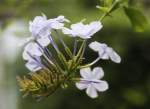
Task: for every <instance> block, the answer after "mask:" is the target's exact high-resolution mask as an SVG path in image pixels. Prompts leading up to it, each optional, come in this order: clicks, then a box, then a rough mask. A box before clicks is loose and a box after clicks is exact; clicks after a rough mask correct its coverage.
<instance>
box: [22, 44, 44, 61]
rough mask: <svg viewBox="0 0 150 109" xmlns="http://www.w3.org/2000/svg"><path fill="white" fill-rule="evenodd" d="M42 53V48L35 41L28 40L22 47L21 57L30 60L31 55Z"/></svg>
mask: <svg viewBox="0 0 150 109" xmlns="http://www.w3.org/2000/svg"><path fill="white" fill-rule="evenodd" d="M42 53H43V51H42V49H41V48H40V47H39V46H38V45H37V44H36V43H35V42H30V43H28V44H27V45H26V46H25V48H24V51H23V59H24V60H31V59H32V57H35V56H41V55H42Z"/></svg>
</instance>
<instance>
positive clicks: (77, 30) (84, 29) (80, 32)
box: [62, 21, 102, 39]
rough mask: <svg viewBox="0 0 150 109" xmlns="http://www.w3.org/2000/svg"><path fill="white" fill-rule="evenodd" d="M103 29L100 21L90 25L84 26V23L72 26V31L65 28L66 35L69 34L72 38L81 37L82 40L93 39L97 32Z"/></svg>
mask: <svg viewBox="0 0 150 109" xmlns="http://www.w3.org/2000/svg"><path fill="white" fill-rule="evenodd" d="M101 28H102V24H101V22H99V21H94V22H91V23H90V24H87V25H84V24H83V23H82V22H80V23H76V24H72V25H71V29H68V28H65V27H64V28H63V29H62V31H63V33H64V34H68V35H70V36H72V37H77V36H78V37H80V38H82V39H88V38H91V36H92V35H94V34H95V33H96V32H98V31H99V30H100V29H101Z"/></svg>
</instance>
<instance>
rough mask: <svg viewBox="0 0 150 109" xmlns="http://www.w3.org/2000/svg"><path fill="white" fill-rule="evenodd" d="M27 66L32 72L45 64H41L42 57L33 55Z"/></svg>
mask: <svg viewBox="0 0 150 109" xmlns="http://www.w3.org/2000/svg"><path fill="white" fill-rule="evenodd" d="M25 66H26V67H27V68H28V69H29V70H30V71H32V72H35V71H38V70H40V69H42V68H43V65H42V64H41V60H40V57H33V58H31V59H30V60H29V61H28V62H27V63H26V64H25Z"/></svg>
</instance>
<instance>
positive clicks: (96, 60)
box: [79, 57, 101, 69]
mask: <svg viewBox="0 0 150 109" xmlns="http://www.w3.org/2000/svg"><path fill="white" fill-rule="evenodd" d="M100 59H101V58H100V57H98V58H96V59H95V60H94V61H93V62H91V63H89V64H86V65H83V66H80V67H79V69H80V68H86V67H90V66H92V65H94V64H95V63H97V62H98V61H99V60H100Z"/></svg>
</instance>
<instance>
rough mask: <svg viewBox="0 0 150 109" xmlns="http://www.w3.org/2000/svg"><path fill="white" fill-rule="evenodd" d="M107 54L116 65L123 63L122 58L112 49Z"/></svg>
mask: <svg viewBox="0 0 150 109" xmlns="http://www.w3.org/2000/svg"><path fill="white" fill-rule="evenodd" d="M107 52H108V54H109V57H110V59H111V60H112V61H113V62H115V63H120V62H121V58H120V56H119V55H118V54H117V53H116V52H115V51H114V50H113V49H112V48H108V49H107Z"/></svg>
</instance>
